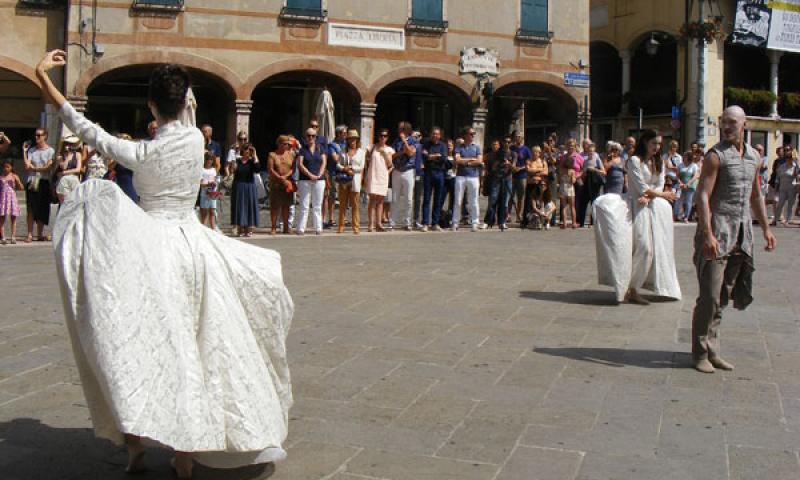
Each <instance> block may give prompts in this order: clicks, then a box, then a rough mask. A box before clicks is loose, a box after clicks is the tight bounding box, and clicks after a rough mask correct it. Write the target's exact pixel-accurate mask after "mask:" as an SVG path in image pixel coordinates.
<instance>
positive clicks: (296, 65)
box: [239, 58, 368, 101]
mask: <svg viewBox="0 0 800 480" xmlns="http://www.w3.org/2000/svg"><path fill="white" fill-rule="evenodd" d="M292 71H310V72H321V73H326V74H329V75H333V76H335V77H339V78H340V79H341V80H342V81H344V82H345V83H348V84H350V86H351V87H352V88H353V89H354V90H355V91H356V92H357V93H358V96H359V97H360V100H361V101H364V99H365V94H366V93H367V91H368V88H367V84H366V83H365V82H364V81H363V80H362V79H361V78H359V77H358V75H356V74H355V73H353V71H352V70H350V69H348V68H346V67H343V66H342V65H340V64H338V63H336V62H331V61H330V60H322V59H318V58H299V59H291V60H281V61H278V62H275V63H271V64H269V65H267V66H266V67H263V68H261V69H260V70H258V71H257V72H255V73H253V74H252V75H250V76H249V77H248V78H247V81H246V82H244V84H243V85H242V88H241V91H240V96H239V98H240V99H249V98H252V95H253V92H254V91H255V89H256V88H257V87H258V86H259V85H260V84H261V83H262V82H264V81H266V80H269V78H270V77H274V76H275V75H279V74H281V73H286V72H292Z"/></svg>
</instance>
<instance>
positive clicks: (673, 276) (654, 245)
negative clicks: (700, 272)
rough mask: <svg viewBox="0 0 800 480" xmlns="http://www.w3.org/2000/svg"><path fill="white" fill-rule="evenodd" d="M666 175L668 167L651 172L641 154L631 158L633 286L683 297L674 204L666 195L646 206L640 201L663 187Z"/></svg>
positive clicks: (657, 293)
mask: <svg viewBox="0 0 800 480" xmlns="http://www.w3.org/2000/svg"><path fill="white" fill-rule="evenodd" d="M664 178H665V169H662V170H661V173H660V174H659V173H655V172H651V171H650V168H649V167H648V166H647V165H646V164H644V163H642V161H641V160H640V159H639V157H631V158H630V160H629V161H628V192H629V195H630V205H631V207H630V208H631V214H632V217H633V263H632V267H631V277H630V286H631V287H632V288H646V289H648V290H651V291H652V292H653V293H655V294H656V295H658V296H662V297H669V298H673V299H676V300H680V299H681V287H680V285H679V284H678V275H677V272H676V270H675V254H674V251H675V242H674V231H673V230H674V225H673V221H672V205H670V203H669V202H668V201H666V200H664V199H663V198H654V199H652V200H651V201H650V203H648V204H647V205H646V206H643V205H641V204H640V203H639V202H638V201H637V200H638V199H639V197H641V196H642V195H644V192H646V191H647V190H655V191H662V190H663V189H664Z"/></svg>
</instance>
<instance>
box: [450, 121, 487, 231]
mask: <svg viewBox="0 0 800 480" xmlns="http://www.w3.org/2000/svg"><path fill="white" fill-rule="evenodd" d="M463 137H464V143H463V144H461V145H457V146H456V149H455V165H456V181H455V201H454V202H453V221H452V224H451V227H450V228H451V229H452V230H453V231H456V230H458V224H459V222H460V221H461V205H462V203H461V202H462V200H463V198H464V194H465V193H466V196H467V198H466V205H467V211H468V212H469V221H470V225H471V226H472V227H471V230H472V231H473V232H476V231H478V229H479V228H486V225H485V224H484V225H480V224H479V222H480V211H479V209H478V193H479V189H480V175H481V168H482V167H483V154H482V150H481V147H480V145H478V144H477V143H475V142H474V141H473V139H474V138H475V130H474V129H473V128H472V127H467V128H465V129H464V131H463Z"/></svg>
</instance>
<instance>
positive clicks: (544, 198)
mask: <svg viewBox="0 0 800 480" xmlns="http://www.w3.org/2000/svg"><path fill="white" fill-rule="evenodd" d="M530 209H531V214H530V215H531V222H532V225H533V229H534V230H541V229H542V228H544V229H545V230H550V220H551V219H552V218H553V215H554V214H555V212H556V204H555V203H554V202H553V192H552V191H551V190H550V186H549V185H548V184H547V182H545V183H542V184H541V185H539V188H537V189H536V191H535V196H534V198H533V200H532V202H531V207H530Z"/></svg>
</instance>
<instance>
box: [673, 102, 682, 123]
mask: <svg viewBox="0 0 800 480" xmlns="http://www.w3.org/2000/svg"><path fill="white" fill-rule="evenodd" d="M680 118H681V107H679V106H677V105H673V106H672V119H673V120H680Z"/></svg>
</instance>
